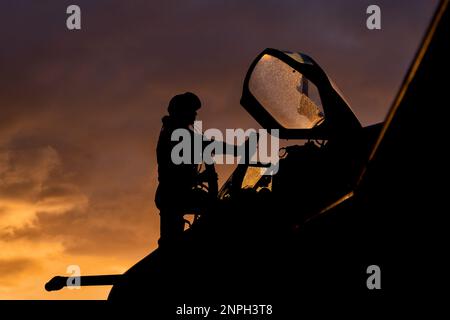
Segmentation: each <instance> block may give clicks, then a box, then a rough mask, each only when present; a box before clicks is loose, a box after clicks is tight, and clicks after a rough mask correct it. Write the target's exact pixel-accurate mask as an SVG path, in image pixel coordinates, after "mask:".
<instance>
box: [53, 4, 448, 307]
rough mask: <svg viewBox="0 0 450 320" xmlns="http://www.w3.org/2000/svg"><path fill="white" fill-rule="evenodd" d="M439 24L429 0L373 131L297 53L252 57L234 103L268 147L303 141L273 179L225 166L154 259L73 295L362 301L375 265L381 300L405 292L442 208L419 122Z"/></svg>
mask: <svg viewBox="0 0 450 320" xmlns="http://www.w3.org/2000/svg"><path fill="white" fill-rule="evenodd" d="M449 14H450V13H449V10H448V1H442V2H441V4H440V5H439V7H438V9H437V10H436V13H435V16H434V18H433V19H432V22H431V24H430V27H429V29H428V31H427V33H426V35H425V37H424V39H423V42H422V44H421V46H420V48H419V50H418V52H417V54H416V56H415V58H414V61H413V62H412V64H411V66H410V68H409V70H408V72H407V74H406V77H405V79H404V81H403V84H402V86H401V88H400V90H399V92H398V94H397V96H396V98H395V100H394V102H393V106H392V108H391V110H390V112H389V114H388V116H387V118H386V120H385V122H384V123H380V124H377V125H373V126H369V127H362V126H361V125H360V123H359V121H358V119H357V118H356V116H355V115H354V114H353V112H352V111H351V109H350V107H349V106H348V104H347V103H346V102H345V99H344V98H343V96H342V95H341V94H340V93H339V91H338V90H337V89H336V87H335V85H334V84H333V82H332V81H331V80H330V78H329V77H328V76H327V75H326V73H325V72H324V71H323V70H322V69H321V68H320V66H319V65H318V64H317V63H316V62H315V61H314V60H313V59H312V58H311V57H309V56H307V55H305V54H301V53H293V52H286V51H279V50H276V49H266V50H264V51H263V52H262V53H261V54H260V55H259V56H258V57H257V58H256V59H255V61H254V62H253V63H252V64H251V66H250V69H249V71H248V73H247V76H246V78H245V81H244V86H243V94H242V99H241V104H242V106H243V107H244V108H245V109H246V110H247V111H248V112H249V113H250V114H251V115H252V116H253V117H254V118H255V119H256V121H258V123H259V124H261V125H262V126H263V127H264V128H268V129H273V128H277V129H279V130H280V138H283V139H293V140H294V139H306V140H307V142H306V143H305V144H304V145H292V146H289V147H286V148H284V149H283V150H281V151H282V152H281V153H282V154H283V157H282V159H281V160H280V169H279V171H278V173H277V174H275V175H273V176H260V175H258V174H255V172H259V171H258V170H259V167H258V165H254V166H252V165H239V166H238V167H237V168H236V170H235V171H234V173H233V174H232V175H231V176H230V178H229V179H228V181H227V182H226V183H225V184H224V185H223V187H222V188H221V190H220V191H219V192H218V201H217V203H216V204H215V206H214V208H212V209H211V212H210V213H209V214H206V215H204V216H201V217H199V218H198V219H197V220H196V221H195V223H193V225H192V226H191V227H190V228H189V229H187V230H186V231H185V234H184V239H183V241H182V243H180V245H179V247H177V248H175V249H173V250H172V251H170V252H167V251H164V250H161V249H156V250H155V251H154V252H152V253H151V254H150V255H148V256H147V257H145V258H144V259H143V260H142V261H140V262H138V263H137V264H136V265H134V266H133V267H132V268H131V269H129V270H128V271H127V272H125V273H124V274H123V275H115V276H90V277H81V285H111V284H113V287H112V289H111V291H110V294H109V300H112V301H116V302H123V301H128V302H131V301H132V302H136V301H140V302H145V303H148V304H149V305H150V304H151V305H158V303H159V301H167V300H170V301H174V302H181V303H189V302H201V303H208V302H216V303H217V302H219V303H225V301H230V300H231V299H232V300H233V301H247V300H249V299H251V300H252V301H257V302H258V303H261V302H262V301H264V302H270V301H271V299H280V298H281V299H284V300H285V301H292V300H295V299H298V297H299V296H300V295H307V296H316V297H318V295H319V294H330V293H332V292H339V293H342V292H343V291H344V292H347V293H350V294H355V293H360V292H366V293H367V292H369V290H368V289H367V287H366V279H367V277H368V275H367V274H366V268H367V267H368V266H369V265H371V264H377V265H379V266H380V267H381V269H382V270H386V277H384V278H383V279H385V282H383V283H385V285H386V287H388V289H389V290H390V292H397V293H398V292H402V293H404V292H405V291H407V290H408V289H407V288H410V287H416V286H417V285H418V284H417V283H411V272H412V271H411V268H413V269H414V267H413V266H417V268H419V269H420V267H419V266H418V264H420V263H421V261H422V262H424V261H427V260H426V258H425V257H426V252H429V247H427V246H426V245H425V243H426V242H425V240H424V236H423V235H424V233H423V232H424V231H425V230H426V229H427V228H428V226H429V225H428V222H429V221H431V220H432V219H433V218H434V216H430V215H433V214H434V213H437V212H441V210H439V207H440V204H441V203H442V202H443V199H445V197H444V196H443V190H442V189H440V188H439V187H438V184H437V180H438V179H439V177H440V176H441V174H442V172H441V170H442V168H443V166H441V164H439V163H438V162H439V161H442V160H440V159H441V158H440V153H442V151H441V150H442V145H441V143H440V142H441V141H439V140H438V139H439V138H436V137H443V135H441V133H440V132H437V130H441V129H442V128H444V127H442V126H439V125H437V122H438V121H439V119H438V120H436V121H435V120H433V116H432V115H433V114H434V115H435V116H437V117H439V115H438V111H437V108H439V107H440V106H443V104H444V103H446V104H448V94H447V92H448V89H447V88H446V85H447V82H444V81H441V79H445V78H446V77H447V76H448V71H449V68H448V66H449V63H448V59H449V58H448V57H450V50H449V35H450V32H449V31H450V26H449V22H450V17H449ZM379 63H380V67H382V64H383V62H382V61H380V62H379ZM386 76H389V75H388V71H387V72H386ZM427 215H428V217H427ZM430 219H431V220H430ZM424 247H427V249H426V250H423V248H424ZM416 276H417V274H416ZM66 279H67V278H64V277H55V278H53V279H52V280H51V281H50V282H49V283H48V284H47V285H46V289H47V290H58V289H60V288H62V287H63V286H64V285H65V281H66ZM417 281H419V280H417ZM386 287H385V288H386ZM388 289H385V290H388ZM388 292H389V291H388ZM296 301H297V302H298V300H296Z"/></svg>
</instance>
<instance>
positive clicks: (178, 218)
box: [158, 210, 184, 246]
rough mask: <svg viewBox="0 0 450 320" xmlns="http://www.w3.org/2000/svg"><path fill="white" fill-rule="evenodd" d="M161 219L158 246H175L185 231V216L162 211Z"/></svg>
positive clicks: (175, 212)
mask: <svg viewBox="0 0 450 320" xmlns="http://www.w3.org/2000/svg"><path fill="white" fill-rule="evenodd" d="M159 215H160V217H161V219H160V238H159V240H158V244H159V245H160V246H161V245H166V244H175V243H176V242H177V240H180V238H181V236H182V235H183V231H184V219H183V214H182V213H181V212H178V211H172V210H161V211H160V213H159Z"/></svg>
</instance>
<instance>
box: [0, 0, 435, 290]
mask: <svg viewBox="0 0 450 320" xmlns="http://www.w3.org/2000/svg"><path fill="white" fill-rule="evenodd" d="M374 3H376V4H378V5H379V6H380V7H381V10H382V11H381V13H382V16H381V18H382V30H377V31H370V30H368V29H367V28H366V18H367V14H366V8H367V6H368V5H370V4H374ZM70 4H77V5H79V6H80V7H81V12H82V29H81V30H80V31H69V30H67V28H66V18H67V14H66V8H67V6H68V5H70ZM436 5H437V1H428V0H421V1H407V0H404V1H395V2H394V1H387V0H384V1H365V0H359V1H357V0H355V1H350V0H348V1H339V2H338V1H331V0H329V1H320V0H319V1H317V0H315V1H302V0H292V1H291V0H288V1H281V0H273V1H269V0H264V1H243V0H227V1H225V0H221V1H219V0H202V1H200V0H197V1H177V2H172V1H167V0H164V1H163V0H161V1H144V0H142V1H141V0H139V1H138V0H133V1H119V0H108V1H106V0H96V1H92V0H90V1H88V0H75V1H63V0H39V1H32V0H28V1H25V0H2V1H1V2H0V41H1V49H0V299H104V298H106V297H107V294H108V291H109V289H110V288H109V287H96V288H82V289H80V290H68V289H64V290H62V291H59V292H51V293H48V292H46V291H45V290H44V284H45V283H46V282H47V281H48V280H49V279H50V278H51V277H53V276H54V275H64V274H65V272H66V268H67V266H69V265H74V264H75V265H79V266H80V268H81V272H82V274H110V273H122V272H124V271H125V270H127V269H128V268H129V267H131V266H132V265H133V264H134V263H135V262H137V261H138V260H139V259H141V258H143V257H144V256H145V255H147V254H148V253H149V252H151V251H152V250H154V249H155V248H156V246H157V239H158V237H159V216H158V211H157V209H156V207H155V205H154V194H155V188H156V185H157V175H156V174H157V171H156V169H157V168H156V155H155V148H156V141H157V138H158V133H159V130H160V126H161V117H162V116H163V115H164V114H165V112H166V107H167V103H168V101H169V99H170V98H171V97H172V96H173V95H175V94H177V93H180V92H185V91H192V92H195V93H197V94H198V95H199V97H200V98H201V100H202V102H203V108H202V109H201V110H200V112H199V119H200V120H203V121H204V123H203V127H204V129H206V128H208V127H215V128H220V129H224V128H257V124H256V123H255V121H254V120H253V119H252V118H251V117H250V116H249V115H248V114H247V113H246V112H245V111H244V110H243V108H241V107H240V105H239V99H240V95H241V89H242V82H243V79H244V76H245V74H246V72H247V69H248V67H249V65H250V63H251V62H252V60H253V59H254V57H255V56H256V55H257V54H258V53H259V52H261V51H262V50H263V49H265V48H267V47H272V48H278V49H284V50H290V51H301V52H304V53H307V54H308V55H310V56H312V57H313V58H314V59H315V60H316V61H317V62H318V63H319V64H320V65H321V66H322V67H323V68H324V69H325V70H326V71H327V73H328V74H329V76H330V77H331V78H332V79H333V80H334V81H335V82H336V84H337V85H338V86H339V88H340V89H341V91H342V92H343V93H344V95H345V96H346V98H347V99H348V101H349V102H350V104H351V106H352V108H353V110H354V111H355V113H356V115H357V116H358V117H359V119H360V120H361V122H362V123H363V124H364V125H368V124H373V123H376V122H379V121H382V120H383V119H384V116H385V115H386V113H387V110H388V108H389V106H390V103H391V101H392V100H393V97H394V95H395V93H396V92H397V89H398V87H399V85H400V83H401V80H402V78H403V76H404V74H405V72H406V69H407V67H408V66H409V63H410V61H411V59H412V57H413V55H414V53H415V50H416V49H417V47H418V45H419V43H420V40H421V37H422V36H423V34H424V32H425V29H426V27H427V25H428V22H429V20H430V18H431V16H432V14H433V10H434V9H435V7H436ZM232 169H233V168H232V166H228V167H225V166H222V167H221V168H219V170H218V171H219V174H220V176H221V181H223V180H224V179H226V176H227V175H228V174H229V173H230V171H231V170H232Z"/></svg>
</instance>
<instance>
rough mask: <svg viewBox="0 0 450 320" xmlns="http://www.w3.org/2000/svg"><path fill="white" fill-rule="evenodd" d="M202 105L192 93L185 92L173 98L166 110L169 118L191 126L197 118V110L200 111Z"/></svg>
mask: <svg viewBox="0 0 450 320" xmlns="http://www.w3.org/2000/svg"><path fill="white" fill-rule="evenodd" d="M201 106H202V103H201V101H200V99H199V98H198V97H197V96H196V95H195V94H193V93H192V92H185V93H183V94H177V95H176V96H174V97H173V98H172V99H171V100H170V102H169V106H168V108H167V111H168V112H169V116H170V117H171V118H173V119H176V120H177V121H178V122H179V123H183V124H185V125H191V124H193V123H194V121H195V117H196V116H197V110H198V109H200V107H201Z"/></svg>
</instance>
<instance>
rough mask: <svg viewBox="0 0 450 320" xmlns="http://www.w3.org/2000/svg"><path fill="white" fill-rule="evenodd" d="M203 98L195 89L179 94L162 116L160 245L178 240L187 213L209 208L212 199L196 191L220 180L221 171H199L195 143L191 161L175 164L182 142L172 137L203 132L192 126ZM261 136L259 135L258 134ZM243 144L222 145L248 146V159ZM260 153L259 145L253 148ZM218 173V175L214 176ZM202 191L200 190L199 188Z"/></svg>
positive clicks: (234, 149) (227, 147)
mask: <svg viewBox="0 0 450 320" xmlns="http://www.w3.org/2000/svg"><path fill="white" fill-rule="evenodd" d="M200 107H201V102H200V99H199V98H198V97H197V96H196V95H195V94H193V93H191V92H186V93H184V94H179V95H176V96H174V97H173V98H172V99H171V100H170V102H169V106H168V109H167V110H168V112H169V115H168V116H164V117H163V118H162V123H163V125H162V128H161V133H160V135H159V140H158V146H157V149H156V153H157V160H158V181H159V185H158V188H157V190H156V196H155V202H156V206H157V207H158V209H159V210H160V217H161V220H160V225H161V227H160V228H161V229H160V232H161V234H160V239H159V241H158V242H159V245H161V244H165V243H169V244H171V243H174V242H176V241H177V240H178V239H179V238H180V236H181V235H182V234H183V231H184V223H185V222H184V218H183V215H184V214H186V213H189V211H191V212H195V211H197V210H205V208H206V207H207V203H208V201H209V200H210V198H208V196H207V195H205V193H204V192H203V193H202V192H196V190H194V189H195V187H196V186H197V185H198V184H200V183H202V182H211V181H212V179H215V181H217V174H216V173H215V172H212V173H211V171H208V170H205V171H203V172H201V173H200V172H199V170H198V169H199V165H197V164H195V162H194V151H195V150H194V146H193V143H192V148H191V157H192V159H191V160H192V161H191V162H190V164H185V163H182V164H174V163H173V161H172V159H171V153H172V149H173V147H174V146H175V145H177V144H178V143H179V141H172V140H171V136H172V133H173V131H174V130H176V129H187V130H189V132H190V134H191V141H194V139H195V138H194V136H195V135H198V134H199V133H194V131H193V130H192V129H191V126H192V125H193V124H194V121H195V118H196V116H197V110H198V109H200ZM256 136H257V135H256ZM201 140H202V150H199V151H201V152H203V149H204V148H205V147H206V146H207V145H208V144H209V143H211V141H205V139H203V137H201ZM249 141H250V139H248V140H247V143H243V144H242V145H240V146H235V145H232V146H231V145H227V144H226V143H224V142H220V143H223V145H222V150H223V152H227V151H230V150H232V152H233V154H234V155H237V154H239V153H238V149H239V148H245V150H246V151H247V152H246V157H247V159H248V158H249V157H250V155H249V154H248V152H250V149H249V144H248V142H249ZM251 151H252V152H256V147H255V148H254V149H253V150H251ZM211 175H214V176H211ZM197 191H198V189H197Z"/></svg>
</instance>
